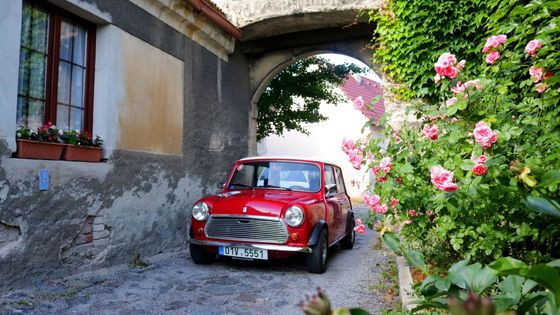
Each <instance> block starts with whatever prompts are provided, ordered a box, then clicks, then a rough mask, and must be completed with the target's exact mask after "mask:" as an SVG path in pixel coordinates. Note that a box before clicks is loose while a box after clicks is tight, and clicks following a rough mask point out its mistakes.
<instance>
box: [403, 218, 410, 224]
mask: <svg viewBox="0 0 560 315" xmlns="http://www.w3.org/2000/svg"><path fill="white" fill-rule="evenodd" d="M411 223H412V220H410V219H406V220H405V221H404V224H411Z"/></svg>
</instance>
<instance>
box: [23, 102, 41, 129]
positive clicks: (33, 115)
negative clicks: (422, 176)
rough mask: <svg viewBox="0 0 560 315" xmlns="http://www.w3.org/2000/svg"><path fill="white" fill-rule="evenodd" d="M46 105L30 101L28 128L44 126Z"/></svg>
mask: <svg viewBox="0 0 560 315" xmlns="http://www.w3.org/2000/svg"><path fill="white" fill-rule="evenodd" d="M44 114H45V103H44V102H43V101H35V100H29V107H28V112H27V126H28V127H29V128H37V127H40V126H42V125H43V120H44Z"/></svg>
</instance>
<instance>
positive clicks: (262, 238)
mask: <svg viewBox="0 0 560 315" xmlns="http://www.w3.org/2000/svg"><path fill="white" fill-rule="evenodd" d="M189 234H190V241H189V245H190V252H191V257H192V260H193V261H194V262H195V263H196V264H209V263H212V262H213V261H214V260H215V259H216V256H217V255H220V256H229V257H234V258H239V259H251V260H252V259H264V260H267V259H270V258H285V257H288V256H290V255H292V254H294V253H305V254H306V255H307V257H306V264H307V270H308V271H309V272H312V273H323V272H324V271H325V270H326V261H327V253H328V248H329V247H331V246H333V245H335V244H337V243H340V244H341V246H342V247H343V248H348V249H350V248H352V247H353V246H354V240H355V237H356V235H355V232H354V212H353V211H352V204H351V203H350V198H349V197H348V194H347V193H346V188H345V186H344V179H343V177H342V171H341V169H340V167H338V166H336V165H334V164H332V163H328V162H325V161H318V160H308V159H294V158H270V157H253V158H245V159H241V160H239V161H237V162H236V163H235V165H234V166H233V169H232V171H231V173H230V175H229V180H228V181H227V182H226V184H225V185H224V190H223V192H222V193H221V194H218V195H215V196H209V197H205V198H202V199H200V200H198V201H197V202H196V203H195V205H194V207H193V209H192V224H191V229H190V233H189Z"/></svg>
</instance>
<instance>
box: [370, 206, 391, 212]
mask: <svg viewBox="0 0 560 315" xmlns="http://www.w3.org/2000/svg"><path fill="white" fill-rule="evenodd" d="M387 209H388V207H387V205H381V204H378V205H376V206H375V207H373V209H372V210H373V211H374V212H375V213H377V214H383V213H385V212H387Z"/></svg>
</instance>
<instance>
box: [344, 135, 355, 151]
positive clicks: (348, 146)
mask: <svg viewBox="0 0 560 315" xmlns="http://www.w3.org/2000/svg"><path fill="white" fill-rule="evenodd" d="M354 149H356V143H354V141H352V140H347V139H342V151H344V153H346V154H348V152H350V151H352V150H354Z"/></svg>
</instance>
